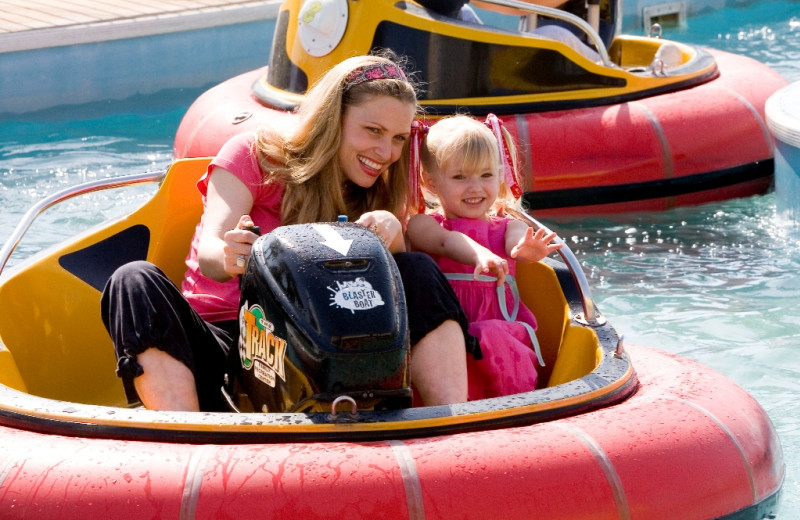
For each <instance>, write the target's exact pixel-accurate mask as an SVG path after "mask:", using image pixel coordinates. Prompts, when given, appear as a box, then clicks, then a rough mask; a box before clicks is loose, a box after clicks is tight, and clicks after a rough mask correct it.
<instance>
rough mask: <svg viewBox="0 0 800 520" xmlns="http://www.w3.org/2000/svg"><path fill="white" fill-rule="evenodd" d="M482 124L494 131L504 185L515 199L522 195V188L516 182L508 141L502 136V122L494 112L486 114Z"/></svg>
mask: <svg viewBox="0 0 800 520" xmlns="http://www.w3.org/2000/svg"><path fill="white" fill-rule="evenodd" d="M484 124H485V125H486V126H487V127H489V130H491V131H492V133H494V137H495V139H497V145H498V146H499V147H500V158H501V160H502V162H503V175H504V176H505V180H506V186H508V188H509V189H510V190H511V194H512V195H514V198H515V199H518V198H520V197H521V196H522V188H520V187H519V182H517V175H516V173H515V172H514V162H513V161H512V160H511V153H510V152H509V150H508V143H506V140H505V138H504V137H503V131H502V128H503V122H502V121H501V120H500V119H499V118H498V117H497V116H496V115H494V114H489V115H488V116H486V121H485V122H484Z"/></svg>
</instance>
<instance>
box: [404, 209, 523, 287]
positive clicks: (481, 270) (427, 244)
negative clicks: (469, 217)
mask: <svg viewBox="0 0 800 520" xmlns="http://www.w3.org/2000/svg"><path fill="white" fill-rule="evenodd" d="M406 234H407V235H408V239H409V243H410V244H411V248H412V249H414V250H415V251H423V252H425V253H428V254H430V255H437V256H445V257H447V258H450V259H451V260H455V261H456V262H459V263H461V264H466V265H474V266H475V271H474V276H475V278H476V279H477V278H478V275H480V274H486V273H489V272H491V273H493V274H494V275H495V276H496V277H497V284H498V285H501V284H503V283H504V282H505V279H506V275H507V274H508V262H507V261H506V260H505V259H504V258H501V257H499V256H497V255H496V254H494V253H492V252H491V251H490V250H489V249H487V248H485V247H484V246H482V245H480V244H479V243H477V242H475V241H474V240H472V239H471V238H470V237H468V236H467V235H465V234H463V233H459V232H458V231H449V230H447V229H444V228H443V227H442V226H440V225H439V223H438V222H437V221H436V219H434V218H433V217H431V216H430V215H414V216H413V217H411V219H410V220H409V221H408V228H407V230H406Z"/></svg>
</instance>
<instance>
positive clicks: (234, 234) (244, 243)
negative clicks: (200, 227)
mask: <svg viewBox="0 0 800 520" xmlns="http://www.w3.org/2000/svg"><path fill="white" fill-rule="evenodd" d="M254 225H255V224H253V220H252V219H251V218H250V216H249V215H242V216H241V217H240V218H239V222H238V223H237V224H236V227H235V228H233V229H231V230H230V231H226V232H225V234H224V235H222V241H223V242H224V245H223V246H222V254H223V266H224V269H225V272H226V273H227V274H228V275H229V276H231V277H234V276H239V275H242V274H244V271H245V267H246V266H247V259H248V257H249V256H250V252H251V251H252V249H253V242H255V241H256V239H257V238H258V234H256V233H254V232H253V231H252V230H250V229H247V228H251V227H253V226H254Z"/></svg>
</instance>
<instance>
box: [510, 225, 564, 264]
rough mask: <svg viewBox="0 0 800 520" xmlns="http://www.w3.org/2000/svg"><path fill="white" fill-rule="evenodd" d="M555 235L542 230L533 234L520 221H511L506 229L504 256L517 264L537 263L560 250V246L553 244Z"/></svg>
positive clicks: (530, 229)
mask: <svg viewBox="0 0 800 520" xmlns="http://www.w3.org/2000/svg"><path fill="white" fill-rule="evenodd" d="M556 236H557V235H556V234H555V233H552V232H551V233H548V232H547V231H546V230H545V229H544V228H540V229H538V230H536V233H534V232H533V228H532V227H530V226H528V225H527V224H526V223H524V222H522V221H521V220H513V219H512V220H511V221H510V222H509V223H508V227H506V254H508V256H510V257H511V258H513V259H514V260H516V261H517V262H526V263H533V262H538V261H539V260H541V259H542V258H544V257H546V256H547V255H549V254H550V253H552V252H554V251H558V250H559V249H561V247H562V244H553V243H552V242H553V239H554V238H556Z"/></svg>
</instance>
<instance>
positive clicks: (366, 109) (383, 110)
mask: <svg viewBox="0 0 800 520" xmlns="http://www.w3.org/2000/svg"><path fill="white" fill-rule="evenodd" d="M415 112H416V106H415V105H414V104H413V103H406V102H403V101H400V100H398V99H395V98H393V97H390V96H373V97H371V98H369V99H367V100H366V101H365V102H363V103H361V104H360V105H355V106H350V107H347V108H346V109H345V111H344V115H343V116H342V141H341V144H340V145H339V164H340V165H341V167H342V169H343V170H344V173H345V175H346V176H347V178H348V179H350V181H352V182H353V184H355V185H357V186H361V187H362V188H369V187H370V186H372V185H373V184H375V181H376V180H377V179H378V177H380V176H381V174H382V173H383V172H385V171H386V170H387V169H388V168H389V166H391V165H392V164H393V163H394V162H395V161H397V160H398V159H399V158H400V154H401V153H402V152H403V145H404V144H405V142H406V141H407V140H408V138H409V135H410V133H411V123H412V122H413V120H414V114H415Z"/></svg>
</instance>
